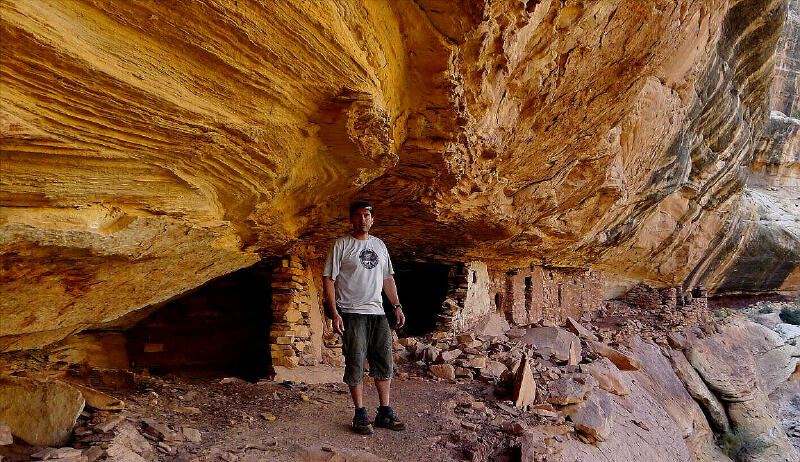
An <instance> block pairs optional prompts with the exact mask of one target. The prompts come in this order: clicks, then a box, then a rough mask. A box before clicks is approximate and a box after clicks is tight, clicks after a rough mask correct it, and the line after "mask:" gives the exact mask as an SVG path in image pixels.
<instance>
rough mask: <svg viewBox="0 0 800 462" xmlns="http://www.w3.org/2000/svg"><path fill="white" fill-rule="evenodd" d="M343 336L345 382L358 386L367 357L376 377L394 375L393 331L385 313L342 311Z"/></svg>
mask: <svg viewBox="0 0 800 462" xmlns="http://www.w3.org/2000/svg"><path fill="white" fill-rule="evenodd" d="M342 320H343V321H344V335H343V336H342V353H344V378H343V380H344V383H346V384H348V385H350V386H355V385H358V384H359V383H361V381H362V380H364V360H365V359H366V360H368V361H369V375H370V377H372V378H374V379H375V380H389V379H391V378H392V369H393V358H392V330H391V329H390V328H389V322H388V321H387V320H386V316H385V315H377V314H355V313H342Z"/></svg>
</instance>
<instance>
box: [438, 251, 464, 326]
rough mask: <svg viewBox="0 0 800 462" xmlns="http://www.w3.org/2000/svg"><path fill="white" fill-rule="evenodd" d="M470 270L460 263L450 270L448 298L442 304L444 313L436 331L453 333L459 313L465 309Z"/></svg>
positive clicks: (440, 314)
mask: <svg viewBox="0 0 800 462" xmlns="http://www.w3.org/2000/svg"><path fill="white" fill-rule="evenodd" d="M469 275H470V273H469V270H468V268H467V266H466V265H464V264H463V263H458V264H456V265H453V266H452V267H451V268H450V274H448V276H447V284H448V289H447V297H446V298H445V300H444V302H443V303H442V311H441V313H439V316H438V317H437V318H436V330H437V331H439V332H451V331H453V329H454V324H455V321H456V319H457V316H458V312H459V311H460V310H461V309H462V308H463V307H464V303H465V301H466V299H467V291H468V290H469Z"/></svg>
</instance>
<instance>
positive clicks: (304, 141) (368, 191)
mask: <svg viewBox="0 0 800 462" xmlns="http://www.w3.org/2000/svg"><path fill="white" fill-rule="evenodd" d="M742 5H744V4H741V3H729V2H724V1H721V0H703V1H700V2H695V1H689V0H681V1H679V2H677V3H675V2H672V1H666V0H659V1H656V2H641V1H638V0H622V1H619V2H606V1H589V2H581V3H575V4H572V3H569V2H568V3H563V2H554V1H542V2H520V1H516V0H507V1H497V2H488V1H441V0H419V1H413V2H388V3H382V2H372V1H359V0H335V1H334V0H331V1H329V2H311V3H309V4H305V5H304V6H303V7H302V8H299V7H297V6H296V5H295V4H294V3H292V2H253V3H250V2H238V3H236V2H234V3H233V4H228V3H224V2H223V3H217V2H213V1H202V2H187V3H182V4H178V5H175V4H171V3H169V4H166V3H161V2H151V3H147V4H136V5H133V4H128V3H124V4H120V3H118V2H113V1H99V2H95V3H92V4H88V3H82V2H61V3H43V2H7V3H4V4H3V6H2V15H0V17H1V18H2V20H1V22H0V33H2V38H3V43H4V46H3V47H2V50H0V61H1V62H2V67H3V70H4V78H3V80H2V83H0V91H1V92H2V94H3V103H2V107H0V126H2V156H3V157H2V160H3V161H2V167H1V168H2V186H3V187H2V206H3V208H2V210H1V211H0V212H1V213H2V218H1V219H0V252H1V253H2V263H3V264H2V269H0V279H2V281H3V288H2V289H3V293H4V294H7V296H5V297H3V300H2V302H1V303H2V304H0V317H2V319H3V323H2V325H0V350H14V349H23V348H32V347H39V346H41V345H44V344H48V343H52V342H54V341H57V340H59V339H61V338H64V337H65V336H67V335H68V334H70V333H74V332H76V331H79V330H82V329H86V328H102V327H108V326H119V325H120V324H124V323H126V322H129V321H130V319H129V318H126V317H125V315H126V314H128V313H131V312H135V311H136V310H139V309H140V308H143V307H146V306H152V305H155V304H158V303H161V302H164V301H166V300H168V299H170V298H172V297H174V296H176V295H178V294H181V293H183V292H186V291H188V290H191V289H193V288H195V287H197V286H199V285H201V284H203V283H205V282H206V281H209V280H210V279H212V278H215V277H217V276H220V275H223V274H226V273H229V272H232V271H234V270H236V269H238V268H241V267H244V266H247V265H250V264H252V263H253V262H254V261H256V260H257V259H258V258H259V255H262V256H276V255H282V254H283V253H285V252H286V251H287V250H288V249H290V248H291V247H292V246H293V245H295V244H308V245H311V246H314V247H317V248H319V249H325V248H327V246H328V245H329V243H330V239H331V238H332V237H333V236H335V235H336V234H339V233H340V232H341V231H342V230H343V225H344V223H343V221H344V220H343V210H344V205H345V204H346V203H347V202H348V201H349V200H351V199H353V198H355V197H367V198H370V199H371V200H373V201H374V202H375V204H376V205H377V211H378V212H377V214H378V216H379V217H381V218H379V220H378V223H379V225H378V227H377V228H376V234H378V235H379V236H380V237H382V238H385V240H386V241H387V243H388V244H389V246H390V248H391V249H392V250H393V251H395V252H396V253H397V254H398V255H403V254H406V255H409V254H410V253H411V252H415V253H419V254H425V255H428V256H429V257H432V258H449V259H452V258H473V257H475V258H477V259H482V260H486V261H487V262H489V263H491V264H492V265H500V266H505V267H524V266H527V265H529V264H530V263H546V264H552V265H560V266H569V267H575V266H581V267H585V266H589V265H596V266H597V267H598V268H599V269H602V270H605V271H608V272H609V273H610V274H611V275H615V276H618V278H619V279H620V280H648V281H653V282H657V283H659V284H667V285H678V284H680V283H681V282H684V281H686V280H687V279H690V278H693V277H695V276H696V275H698V274H702V275H704V276H703V278H704V280H706V281H707V282H708V283H707V284H706V285H708V286H709V287H716V286H717V285H719V284H717V282H718V281H717V279H715V277H716V276H720V275H719V274H717V273H715V272H714V271H713V268H711V267H710V266H709V262H713V266H714V268H717V267H723V266H726V264H727V263H728V261H727V260H726V259H725V258H724V257H723V256H721V254H719V253H715V249H716V248H717V247H718V246H717V245H715V244H716V243H717V242H718V241H719V240H721V239H722V238H721V237H720V236H721V235H725V236H729V235H732V234H736V232H737V231H742V232H744V231H747V229H749V228H746V227H745V228H740V227H738V223H739V221H736V219H728V217H729V215H730V216H739V215H737V214H735V213H733V214H732V213H731V211H732V210H734V209H735V207H736V203H737V200H738V199H737V198H738V197H739V195H738V193H739V191H740V190H741V187H742V182H741V181H740V179H739V171H740V167H743V166H746V165H745V164H746V162H747V161H748V159H749V158H750V154H751V146H750V145H749V141H748V140H752V139H754V138H755V137H757V135H758V134H759V133H760V132H761V131H762V128H763V124H764V119H765V116H766V114H767V106H766V99H767V94H766V93H767V87H768V86H769V82H770V77H771V69H772V66H771V64H770V63H771V59H772V56H773V53H774V48H775V43H776V41H777V39H778V35H779V32H780V27H781V24H782V22H783V19H784V17H785V12H786V3H785V1H772V0H753V1H751V2H748V3H747V4H746V7H745V6H742ZM165 56H168V57H170V59H168V60H165V59H164V57H165ZM381 220H383V221H381ZM380 223H385V224H390V223H391V224H392V225H389V226H381V225H380ZM396 224H399V225H396ZM455 229H457V230H458V232H457V233H454V232H453V230H455ZM301 236H302V238H301ZM766 250H770V251H771V250H774V249H773V248H768V249H766ZM791 263H792V264H794V262H793V261H792V262H791ZM792 271H794V270H793V269H788V270H787V271H785V272H784V273H785V274H790V273H791V274H793V273H792ZM780 274H783V273H780ZM164 275H170V277H164ZM720 277H722V276H720ZM773 279H774V281H773V280H770V282H769V285H773V286H774V285H776V284H777V285H778V286H781V287H787V288H788V289H791V288H792V287H796V284H797V283H796V282H784V281H782V280H778V279H780V276H776V277H775V278H773ZM789 279H790V278H789ZM791 281H794V279H791ZM726 287H727V286H726ZM788 289H787V290H788ZM8 294H10V295H8Z"/></svg>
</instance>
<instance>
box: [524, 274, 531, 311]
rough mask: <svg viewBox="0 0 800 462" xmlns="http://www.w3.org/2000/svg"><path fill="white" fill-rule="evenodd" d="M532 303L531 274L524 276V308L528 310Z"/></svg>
mask: <svg viewBox="0 0 800 462" xmlns="http://www.w3.org/2000/svg"><path fill="white" fill-rule="evenodd" d="M532 303H533V279H532V278H531V276H526V277H525V309H526V310H530V308H531V304H532Z"/></svg>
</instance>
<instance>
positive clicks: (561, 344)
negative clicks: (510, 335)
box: [520, 327, 581, 364]
mask: <svg viewBox="0 0 800 462" xmlns="http://www.w3.org/2000/svg"><path fill="white" fill-rule="evenodd" d="M520 341H522V342H524V343H527V344H529V345H533V346H535V347H536V349H537V350H538V351H539V353H540V354H542V355H549V356H551V357H552V358H554V359H555V360H557V361H568V362H570V364H577V363H579V362H580V361H581V340H580V339H579V338H578V336H577V335H575V334H573V333H572V332H569V331H567V330H565V329H560V328H558V327H534V328H532V329H528V331H527V332H526V333H525V335H524V336H522V337H520Z"/></svg>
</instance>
